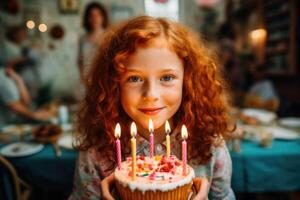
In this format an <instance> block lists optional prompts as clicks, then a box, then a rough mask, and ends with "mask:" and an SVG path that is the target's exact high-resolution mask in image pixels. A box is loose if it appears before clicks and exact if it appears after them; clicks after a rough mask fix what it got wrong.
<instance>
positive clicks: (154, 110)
mask: <svg viewBox="0 0 300 200" xmlns="http://www.w3.org/2000/svg"><path fill="white" fill-rule="evenodd" d="M164 108H165V107H153V108H139V111H141V112H143V113H144V114H146V115H156V114H157V113H159V112H160V111H161V110H162V109H164Z"/></svg>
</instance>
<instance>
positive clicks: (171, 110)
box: [70, 16, 235, 199]
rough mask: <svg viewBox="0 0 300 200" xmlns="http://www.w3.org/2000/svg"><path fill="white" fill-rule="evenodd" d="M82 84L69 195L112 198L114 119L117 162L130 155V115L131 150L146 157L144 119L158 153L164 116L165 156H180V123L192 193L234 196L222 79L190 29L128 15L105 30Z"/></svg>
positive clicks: (161, 149)
mask: <svg viewBox="0 0 300 200" xmlns="http://www.w3.org/2000/svg"><path fill="white" fill-rule="evenodd" d="M86 83H87V94H86V97H85V101H84V105H83V107H82V110H81V113H80V116H79V134H78V141H79V145H78V149H79V150H81V151H80V154H79V158H78V161H77V168H76V172H75V180H74V189H73V193H72V194H71V196H70V199H100V198H102V199H113V197H112V195H111V193H110V186H112V184H113V182H114V175H113V173H112V172H113V171H114V168H115V167H116V156H115V147H114V144H115V137H114V128H115V125H116V123H118V122H119V123H120V124H121V127H122V136H121V145H122V153H123V160H124V159H125V157H126V156H129V155H130V137H131V136H130V133H129V129H130V128H129V126H130V123H131V122H132V121H134V122H136V123H137V126H138V136H137V147H138V151H137V154H139V155H143V154H144V155H148V152H149V149H148V147H149V144H148V138H149V131H148V121H149V118H151V119H152V120H153V123H154V128H155V135H154V137H155V138H154V140H155V153H156V154H165V145H164V143H165V136H166V135H165V131H164V124H165V122H166V120H169V122H170V123H171V127H172V130H173V131H172V133H171V141H172V142H171V144H172V146H171V149H172V154H174V155H176V156H177V157H178V158H180V157H181V136H180V131H179V127H181V125H182V124H185V125H186V126H187V129H188V131H189V137H188V141H187V142H188V160H189V164H190V165H191V166H192V167H193V168H194V170H195V174H196V176H197V177H199V178H202V179H201V190H200V192H198V193H197V194H195V195H194V199H206V198H207V197H209V198H210V199H235V197H234V194H233V192H232V190H231V186H230V181H231V170H232V167H231V159H230V155H229V153H228V151H227V148H226V146H225V142H224V138H227V137H228V136H229V133H230V132H231V127H230V123H229V117H228V115H227V110H228V105H227V101H226V93H225V89H224V82H223V80H222V79H221V77H220V69H219V68H218V67H217V65H216V64H215V60H214V59H212V58H211V57H210V56H209V55H208V53H207V49H206V47H205V46H204V44H203V41H201V40H200V39H199V38H198V37H197V36H196V34H195V33H193V32H191V31H189V30H188V29H187V28H185V27H183V26H181V25H179V24H178V23H175V22H171V21H169V20H167V19H161V18H158V19H156V18H152V17H147V16H142V17H137V18H134V19H132V20H129V21H127V22H125V23H123V24H121V25H119V26H117V27H115V28H114V29H112V30H111V31H109V32H108V33H107V34H106V36H105V38H104V40H103V41H102V46H101V48H100V50H99V52H98V54H97V57H96V59H95V62H94V66H93V68H92V69H91V71H90V74H89V76H88V80H87V81H86Z"/></svg>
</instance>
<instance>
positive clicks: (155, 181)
mask: <svg viewBox="0 0 300 200" xmlns="http://www.w3.org/2000/svg"><path fill="white" fill-rule="evenodd" d="M172 160H174V161H177V162H180V164H178V165H177V166H174V167H173V170H172V172H155V178H152V179H151V178H150V176H149V175H148V174H151V173H153V172H154V171H155V170H156V169H160V168H161V165H158V163H159V161H160V160H158V159H157V160H156V159H150V158H149V157H145V160H140V159H138V160H137V164H138V165H139V164H140V165H142V164H144V163H148V164H149V163H151V165H153V169H152V170H150V171H149V169H145V170H143V171H141V170H140V171H139V170H138V171H137V176H136V180H134V181H132V178H131V176H130V171H131V160H130V159H129V160H127V161H125V162H122V165H121V170H118V169H116V170H115V178H116V180H117V181H119V182H120V183H121V184H122V185H123V186H124V187H126V186H128V187H129V188H130V189H131V191H134V190H135V189H138V190H139V191H142V192H146V191H149V190H152V191H157V190H159V191H163V192H165V191H169V190H173V189H175V188H177V187H180V186H183V185H186V184H188V183H190V182H191V181H192V179H193V178H194V177H195V173H194V170H193V168H192V167H190V166H188V165H187V166H186V175H183V174H182V170H183V168H182V162H181V161H179V160H178V159H177V158H176V157H175V156H172V159H171V162H172ZM146 165H147V164H146ZM143 169H144V168H143ZM145 171H146V172H145Z"/></svg>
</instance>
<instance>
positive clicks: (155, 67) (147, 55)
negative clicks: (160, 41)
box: [124, 45, 183, 72]
mask: <svg viewBox="0 0 300 200" xmlns="http://www.w3.org/2000/svg"><path fill="white" fill-rule="evenodd" d="M124 67H125V70H126V71H131V70H136V71H148V72H157V71H162V70H166V69H169V70H172V69H173V70H180V71H181V70H182V69H181V68H183V63H182V60H181V59H180V58H179V57H178V55H177V54H176V53H175V52H174V51H172V50H170V49H169V48H168V47H167V46H156V45H155V46H153V45H151V46H148V47H144V48H142V47H140V48H137V49H136V51H135V52H134V53H133V54H132V55H130V56H128V57H127V59H126V60H125V62H124Z"/></svg>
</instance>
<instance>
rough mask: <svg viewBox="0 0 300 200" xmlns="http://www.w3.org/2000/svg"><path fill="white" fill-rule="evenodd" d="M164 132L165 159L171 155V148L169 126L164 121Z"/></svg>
mask: <svg viewBox="0 0 300 200" xmlns="http://www.w3.org/2000/svg"><path fill="white" fill-rule="evenodd" d="M165 130H166V133H167V136H166V143H167V158H169V157H170V154H171V147H170V135H169V134H170V132H171V128H170V124H169V122H168V120H167V121H166V124H165Z"/></svg>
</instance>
